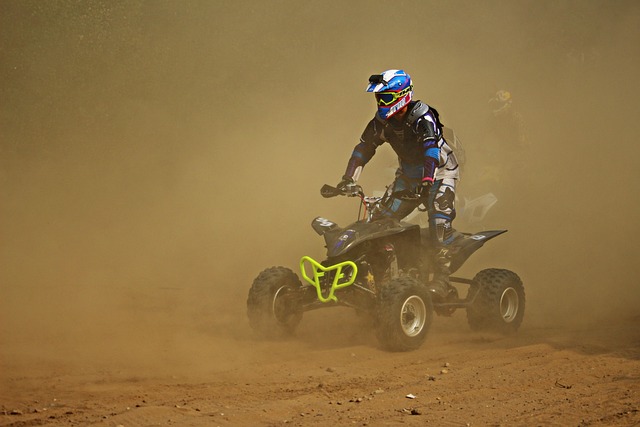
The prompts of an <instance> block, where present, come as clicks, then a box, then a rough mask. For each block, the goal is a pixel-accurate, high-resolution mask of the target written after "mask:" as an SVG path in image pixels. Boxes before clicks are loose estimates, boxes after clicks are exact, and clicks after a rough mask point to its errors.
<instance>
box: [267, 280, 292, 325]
mask: <svg viewBox="0 0 640 427" xmlns="http://www.w3.org/2000/svg"><path fill="white" fill-rule="evenodd" d="M287 292H289V287H288V286H281V287H280V288H278V290H277V291H276V292H275V293H274V294H273V301H272V304H271V310H273V316H274V317H275V318H276V319H277V320H278V321H280V322H286V320H287V317H288V314H289V313H288V309H287V301H286V299H285V298H283V297H284V296H285V295H286V294H287Z"/></svg>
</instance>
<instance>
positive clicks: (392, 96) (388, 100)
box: [376, 86, 413, 106]
mask: <svg viewBox="0 0 640 427" xmlns="http://www.w3.org/2000/svg"><path fill="white" fill-rule="evenodd" d="M412 89H413V86H409V87H407V88H405V89H403V90H401V91H400V92H378V93H376V102H377V103H378V105H383V106H386V105H391V104H393V103H394V102H396V101H397V100H398V99H400V98H402V97H403V96H405V95H406V94H407V93H409V92H411V90H412Z"/></svg>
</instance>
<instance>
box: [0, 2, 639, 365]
mask: <svg viewBox="0 0 640 427" xmlns="http://www.w3.org/2000/svg"><path fill="white" fill-rule="evenodd" d="M389 68H403V69H405V70H406V71H407V72H408V73H410V74H411V76H412V78H413V80H414V84H415V95H416V98H417V99H421V100H423V101H426V102H428V103H429V104H431V105H433V106H434V107H436V108H437V109H438V110H439V111H440V114H441V117H442V120H443V122H444V124H445V125H446V126H448V127H451V128H453V129H455V131H456V134H457V135H458V137H459V138H460V139H461V141H462V142H463V144H464V147H465V150H466V154H467V156H466V158H467V159H466V163H465V169H464V174H463V179H462V182H461V185H460V189H459V196H460V198H461V200H463V199H464V197H468V198H473V197H477V196H479V195H482V194H484V193H487V192H492V193H493V194H495V195H497V197H498V203H497V204H496V205H495V207H494V208H492V210H491V211H490V212H489V213H488V215H487V217H486V218H485V220H484V221H483V223H482V224H467V223H465V222H464V220H462V219H461V220H459V221H457V222H456V223H454V225H455V227H456V228H458V229H460V230H462V231H480V229H481V228H479V227H486V228H507V229H509V233H507V234H506V235H504V236H502V237H500V238H498V239H496V240H495V241H492V242H490V243H488V244H487V245H486V247H485V248H483V249H482V250H481V251H480V252H479V253H478V254H477V255H474V257H473V258H472V259H471V260H470V261H469V263H468V264H467V265H466V266H465V267H464V268H463V271H462V272H461V273H464V274H465V275H469V276H472V275H473V274H475V272H477V271H478V270H480V269H482V268H487V267H505V268H511V269H513V270H515V271H517V272H518V273H519V274H520V275H521V277H522V278H523V280H524V282H525V286H526V289H527V296H528V307H527V310H528V311H527V315H526V319H525V325H524V326H523V327H524V328H526V327H527V326H530V327H532V326H536V325H548V324H552V325H563V324H575V323H589V322H594V323H597V322H611V321H615V319H616V318H619V317H623V316H632V315H638V305H639V304H640V286H639V285H638V279H637V277H638V273H639V272H638V263H637V261H638V253H640V251H639V249H640V245H639V244H638V239H637V238H635V236H636V235H637V234H638V231H639V229H638V218H639V217H640V216H639V211H640V202H639V201H638V190H639V187H638V183H639V182H640V176H639V175H640V172H639V171H640V168H639V167H638V166H639V165H638V161H637V157H636V156H638V154H639V151H640V150H639V149H638V147H637V142H636V140H637V135H638V134H639V133H640V125H639V124H638V123H639V122H638V119H637V117H638V113H640V111H639V110H640V109H639V108H638V99H640V84H639V83H638V76H639V75H640V4H639V3H638V2H636V1H617V2H613V3H612V2H608V1H539V0H535V1H534V0H530V1H524V0H519V1H512V2H503V1H456V2H435V1H428V2H424V1H397V2H394V3H393V5H392V6H391V4H390V3H388V2H380V1H350V2H335V1H309V2H297V1H290V0H279V1H275V0H274V1H268V2H264V1H235V2H221V1H211V2H205V1H180V2H177V1H153V2H148V1H131V0H130V1H108V2H107V1H100V0H95V1H87V2H76V1H70V0H69V1H65V0H60V1H51V2H40V1H33V0H20V1H18V0H5V1H3V2H0V100H1V101H0V150H1V151H0V162H1V167H0V191H1V197H2V203H0V218H1V221H0V251H1V252H0V292H1V294H2V297H1V298H0V308H1V311H0V313H1V314H0V321H1V323H0V333H1V335H0V338H1V340H2V344H1V347H2V353H3V357H4V360H5V362H6V363H9V362H11V360H13V358H25V357H29V358H33V359H34V360H36V361H37V360H41V359H44V358H51V359H56V360H60V361H61V362H62V361H69V360H71V361H77V362H78V363H85V364H88V363H94V362H89V360H94V361H95V360H98V361H100V360H121V361H122V365H123V366H125V365H128V366H131V365H132V364H136V363H138V364H140V365H149V364H150V363H151V362H150V361H151V360H157V363H158V364H159V366H162V365H163V364H165V363H174V364H175V363H176V362H180V361H183V362H184V361H186V360H191V359H194V358H196V356H194V355H193V354H194V353H193V350H194V349H197V348H198V343H201V344H202V345H208V346H213V347H214V348H215V347H217V351H216V352H215V353H216V354H217V355H218V356H214V355H213V354H209V355H208V356H207V357H209V359H207V361H208V362H210V361H211V360H217V361H218V362H222V361H223V360H228V359H229V354H228V353H225V352H224V351H222V350H220V349H221V348H222V347H224V344H221V343H224V342H225V341H224V340H225V339H229V337H235V338H236V339H239V340H241V341H243V340H244V341H243V342H245V344H242V345H245V346H246V348H249V346H250V339H249V337H250V333H249V331H248V326H247V322H246V317H245V313H244V307H245V300H246V294H247V291H248V288H249V286H250V284H251V281H252V280H253V278H254V277H255V276H256V275H257V274H258V272H259V271H260V270H262V269H264V268H266V267H269V266H271V265H286V266H289V267H291V268H294V269H295V267H296V265H297V262H298V259H299V257H300V256H302V255H311V256H314V257H322V255H323V251H322V241H321V239H320V238H319V237H318V236H317V235H316V234H315V233H314V232H313V231H312V230H311V228H310V226H309V225H310V222H311V220H312V218H314V217H315V216H318V215H322V216H325V217H330V218H334V219H336V220H337V221H338V222H339V223H341V224H345V223H347V222H349V221H351V220H353V219H354V218H355V216H356V214H357V206H356V204H355V202H353V201H351V200H344V199H341V200H324V199H322V198H321V197H320V196H319V188H320V187H321V185H322V184H324V183H331V184H335V182H337V180H338V179H339V177H340V176H341V175H342V173H343V171H344V167H345V165H346V162H347V159H348V157H349V155H350V153H351V150H352V148H353V146H354V145H355V143H356V142H357V140H358V138H359V136H360V133H361V132H362V130H363V128H364V125H365V124H366V122H367V120H369V119H370V118H371V117H372V115H373V113H374V104H373V102H372V99H371V97H370V96H368V95H367V94H366V93H364V88H365V85H366V81H367V78H368V76H369V75H370V74H373V73H376V72H380V71H382V70H385V69H389ZM499 89H505V90H509V91H510V92H511V93H512V95H513V100H514V107H515V108H516V109H517V110H518V111H519V112H520V113H521V115H522V118H523V122H524V124H525V133H526V141H527V145H526V146H525V147H517V148H514V147H512V146H509V144H510V143H511V142H512V141H505V140H500V138H498V137H496V135H494V134H492V133H491V129H490V127H489V126H488V124H487V123H488V122H489V121H490V119H491V115H492V112H491V107H490V105H489V103H488V100H489V98H491V97H493V96H494V94H495V92H496V91H497V90H499ZM501 144H502V145H501ZM502 152H508V153H509V155H508V156H504V157H501V156H500V155H496V153H502ZM393 161H394V159H393V156H392V155H391V153H390V149H389V148H388V147H383V148H381V149H380V150H379V154H378V156H376V158H374V160H373V161H372V162H371V164H370V165H368V166H367V168H365V171H364V173H363V177H362V179H361V184H362V185H363V186H364V187H365V189H366V190H369V191H373V190H377V189H381V188H382V186H384V185H385V184H387V183H389V182H390V181H391V177H390V176H389V175H388V168H389V167H390V166H392V164H393ZM487 177H488V178H487ZM207 343H208V344H207ZM242 345H241V346H240V347H241V348H242ZM207 348H209V347H207ZM233 357H238V355H237V354H234V355H233ZM246 357H248V356H246ZM191 361H192V360H191Z"/></svg>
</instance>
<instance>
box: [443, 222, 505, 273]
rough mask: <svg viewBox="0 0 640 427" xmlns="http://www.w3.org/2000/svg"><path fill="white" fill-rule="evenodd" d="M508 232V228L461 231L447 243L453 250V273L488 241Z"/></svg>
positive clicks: (451, 269) (451, 268)
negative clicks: (472, 232) (477, 231)
mask: <svg viewBox="0 0 640 427" xmlns="http://www.w3.org/2000/svg"><path fill="white" fill-rule="evenodd" d="M506 232H507V230H490V231H481V232H479V233H474V234H470V233H460V234H459V235H457V236H454V239H453V241H452V242H451V243H450V244H448V245H447V247H448V248H449V249H450V250H451V267H450V271H451V273H453V272H455V271H457V270H458V269H459V268H460V267H462V264H464V263H465V262H466V261H467V259H469V257H470V256H471V255H472V254H473V253H474V252H475V251H477V250H478V249H480V248H481V247H482V246H483V245H484V244H485V243H486V242H488V241H489V240H491V239H493V238H494V237H497V236H499V235H501V234H503V233H506Z"/></svg>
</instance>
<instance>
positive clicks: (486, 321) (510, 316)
mask: <svg viewBox="0 0 640 427" xmlns="http://www.w3.org/2000/svg"><path fill="white" fill-rule="evenodd" d="M469 295H475V298H474V299H473V303H472V304H471V305H470V306H469V307H468V308H467V321H468V322H469V326H470V327H471V329H473V330H474V331H494V332H500V333H504V334H508V333H512V332H515V331H517V330H518V328H519V327H520V324H521V323H522V319H523V318H524V305H525V296H524V286H523V285H522V280H520V277H518V275H517V274H516V273H514V272H513V271H510V270H503V269H498V268H489V269H486V270H482V271H480V272H479V273H478V274H476V276H475V277H474V278H473V283H472V284H471V287H470V288H469Z"/></svg>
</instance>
